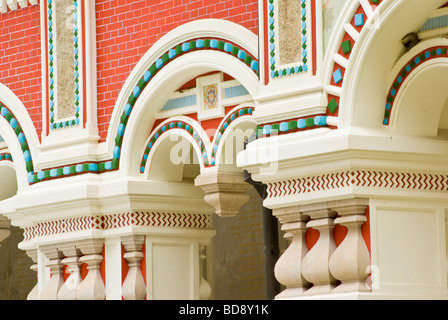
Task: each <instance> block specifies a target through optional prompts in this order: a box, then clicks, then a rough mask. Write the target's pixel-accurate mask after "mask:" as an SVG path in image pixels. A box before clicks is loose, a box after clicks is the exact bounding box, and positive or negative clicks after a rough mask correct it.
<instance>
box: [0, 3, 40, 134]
mask: <svg viewBox="0 0 448 320" xmlns="http://www.w3.org/2000/svg"><path fill="white" fill-rule="evenodd" d="M40 56H41V47H40V10H39V6H38V5H34V6H29V7H26V8H23V9H18V10H16V11H10V12H7V13H3V14H1V15H0V82H1V83H2V84H4V85H6V86H7V87H8V88H9V89H11V90H12V91H13V92H14V94H15V95H17V96H18V98H19V99H20V100H21V101H22V103H23V104H24V105H25V107H26V108H27V110H28V113H29V114H30V117H31V119H32V121H33V123H34V126H35V127H36V131H37V133H38V135H39V136H40V134H41V131H42V93H41V91H42V81H41V80H42V79H41V58H40Z"/></svg>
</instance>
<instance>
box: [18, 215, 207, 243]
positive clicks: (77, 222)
mask: <svg viewBox="0 0 448 320" xmlns="http://www.w3.org/2000/svg"><path fill="white" fill-rule="evenodd" d="M133 226H141V227H172V228H194V229H209V228H211V220H210V216H209V215H207V214H199V213H194V214H188V213H168V212H143V211H142V212H140V211H133V212H126V213H117V214H111V215H96V216H84V217H76V218H67V219H60V220H51V221H45V222H39V223H37V224H36V225H35V226H32V227H26V228H25V230H24V241H30V240H32V239H34V238H38V237H44V236H51V235H57V234H64V233H70V232H77V231H86V230H114V229H118V228H123V227H133Z"/></svg>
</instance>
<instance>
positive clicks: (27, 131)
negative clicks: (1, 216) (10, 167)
mask: <svg viewBox="0 0 448 320" xmlns="http://www.w3.org/2000/svg"><path fill="white" fill-rule="evenodd" d="M0 136H1V137H2V138H3V140H4V142H5V143H6V145H7V147H8V150H9V152H10V153H11V155H12V157H13V159H14V163H15V170H16V173H17V183H18V189H19V190H20V189H22V188H24V187H26V186H28V184H29V183H31V182H33V181H34V164H33V159H36V158H37V146H38V144H39V138H38V136H37V132H36V130H35V127H34V125H33V122H32V121H31V118H30V116H29V114H28V112H27V110H26V108H25V106H24V105H23V103H22V102H21V101H20V99H19V98H18V97H17V96H16V95H15V94H14V93H13V92H12V91H11V90H10V89H9V88H8V87H6V86H5V85H3V84H1V83H0Z"/></svg>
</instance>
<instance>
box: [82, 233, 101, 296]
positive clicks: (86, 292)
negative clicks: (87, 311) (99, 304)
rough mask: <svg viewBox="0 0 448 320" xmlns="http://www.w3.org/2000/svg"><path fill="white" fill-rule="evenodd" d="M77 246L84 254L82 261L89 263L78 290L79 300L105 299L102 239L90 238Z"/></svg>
mask: <svg viewBox="0 0 448 320" xmlns="http://www.w3.org/2000/svg"><path fill="white" fill-rule="evenodd" d="M77 248H79V249H80V250H81V253H82V254H84V256H82V257H81V258H80V262H84V263H87V265H88V267H87V270H89V272H88V274H87V276H86V277H85V278H84V280H83V281H82V282H81V283H80V284H79V287H78V290H77V291H76V299H77V300H104V298H105V297H106V291H105V287H104V281H103V278H102V277H101V272H100V266H101V262H102V261H103V256H102V255H101V253H102V251H103V240H102V239H89V240H84V241H81V242H79V243H77Z"/></svg>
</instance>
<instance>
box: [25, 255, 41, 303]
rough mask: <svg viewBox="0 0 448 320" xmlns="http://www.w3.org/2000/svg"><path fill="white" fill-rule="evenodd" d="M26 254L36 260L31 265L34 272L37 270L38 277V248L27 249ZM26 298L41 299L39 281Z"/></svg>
mask: <svg viewBox="0 0 448 320" xmlns="http://www.w3.org/2000/svg"><path fill="white" fill-rule="evenodd" d="M26 254H27V255H28V257H30V258H31V260H33V262H34V264H33V265H32V266H31V267H30V269H31V270H33V271H34V272H36V277H37V269H38V263H37V249H32V250H27V251H26ZM38 281H39V279H38ZM26 299H27V300H38V299H39V286H38V284H37V283H36V285H35V286H34V288H33V289H32V290H31V291H30V293H28V296H27V297H26Z"/></svg>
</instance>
